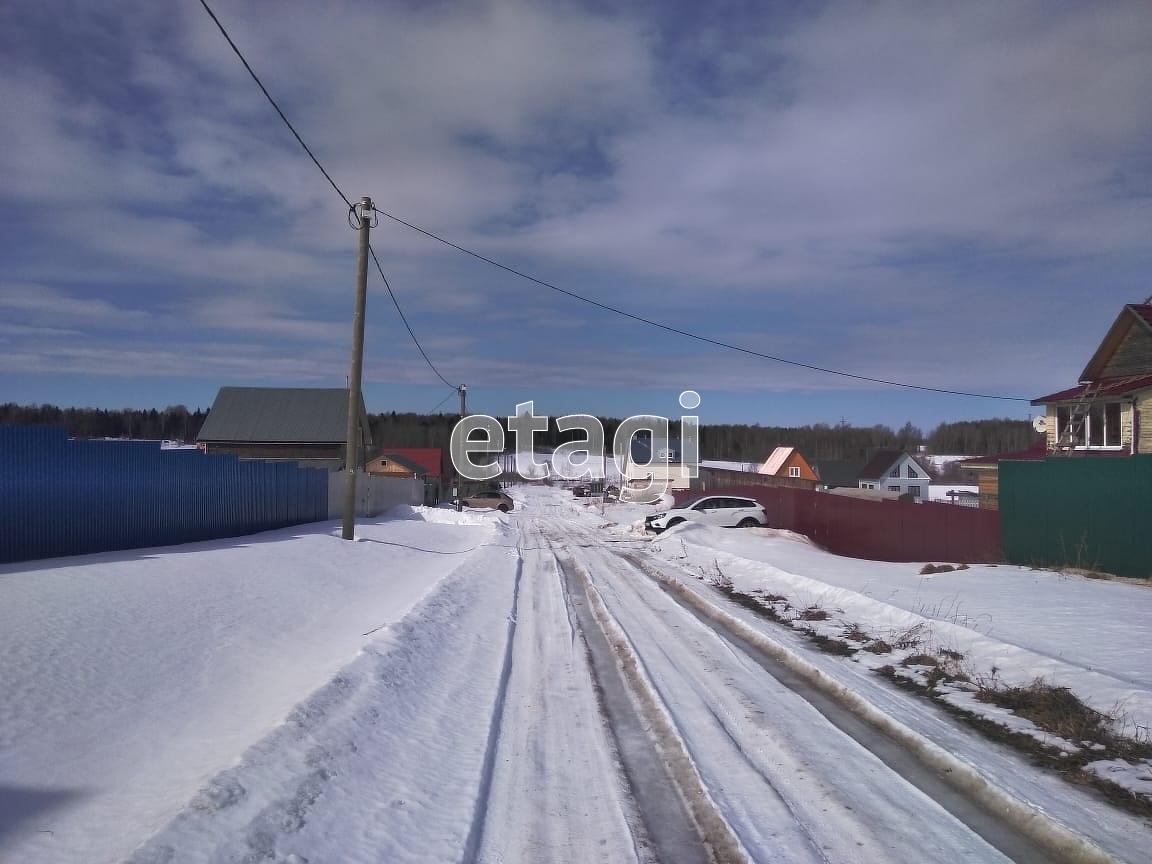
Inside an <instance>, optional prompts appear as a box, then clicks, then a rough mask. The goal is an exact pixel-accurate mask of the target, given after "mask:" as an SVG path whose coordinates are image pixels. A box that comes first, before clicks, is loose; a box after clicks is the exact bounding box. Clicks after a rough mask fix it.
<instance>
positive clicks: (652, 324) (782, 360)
mask: <svg viewBox="0 0 1152 864" xmlns="http://www.w3.org/2000/svg"><path fill="white" fill-rule="evenodd" d="M374 209H375V210H376V212H377V213H379V214H380V215H381V216H384V217H385V218H387V219H391V220H392V221H393V222H397V223H399V224H401V225H404V226H405V227H407V228H411V229H412V230H413V231H417V232H419V233H421V234H423V235H424V236H425V237H430V238H431V239H433V240H436V241H437V242H439V243H443V244H444V245H445V246H450V247H451V248H453V249H455V250H457V251H458V252H463V253H464V254H465V255H471V256H472V257H473V258H476V259H478V260H480V261H483V262H484V263H486V264H491V265H492V266H493V267H499V268H500V269H501V270H504V271H505V272H507V273H511V274H512V275H513V276H518V277H520V278H521V279H527V280H528V281H529V282H533V283H535V284H537V285H540V286H542V287H544V288H549V289H551V290H552V291H556V292H558V293H560V294H563V295H565V296H567V297H571V298H572V299H573V300H579V301H580V302H581V303H587V304H588V305H590V306H595V307H596V308H598V309H603V310H604V311H605V312H611V313H613V314H615V315H622V316H624V317H625V318H630V319H632V320H633V321H638V322H640V323H641V324H646V325H648V326H649V327H655V328H657V329H659V330H664V331H665V332H668V333H675V334H677V335H678V336H685V337H687V338H689V339H695V340H696V341H698V342H704V343H705V344H708V345H715V346H716V347H718V348H725V349H727V350H729V351H736V352H739V353H740V354H747V355H749V356H751V357H759V358H760V359H762V360H771V361H773V362H775V363H784V364H786V365H788V366H798V367H799V368H801V369H809V370H811V371H813V372H822V373H824V374H826V375H840V376H843V377H845V378H853V379H855V380H857V381H869V382H871V383H873V384H884V385H887V386H889V387H904V388H907V389H909V390H922V391H924V392H927V393H944V394H947V395H949V396H970V397H972V398H975V399H1004V400H1008V401H1011V402H1029V401H1031V400H1029V399H1028V398H1026V397H1023V396H998V395H995V394H992V393H969V392H967V391H964V390H948V389H946V388H944V387H928V386H926V385H923V384H909V383H907V382H904V381H889V380H887V379H885V378H873V377H872V376H870V375H859V374H857V373H855V372H845V371H843V370H841V369H829V368H827V367H824V366H815V365H813V364H811V363H801V362H800V361H799V360H788V359H786V358H784V357H776V356H774V355H772V354H765V353H763V352H761V351H756V350H753V349H752V348H744V347H743V346H740V345H733V344H732V343H731V342H724V341H722V340H720V339H713V338H712V337H710V336H701V335H700V334H699V333H693V332H692V331H690V330H681V329H680V328H679V327H673V326H672V325H671V324H664V323H662V322H660V321H654V320H653V319H651V318H645V317H644V316H643V315H636V314H634V313H632V312H627V311H625V310H623V309H620V308H618V307H616V306H610V305H608V304H607V303H601V302H600V301H599V300H593V299H592V298H591V297H585V296H583V295H582V294H577V293H576V292H575V291H569V290H567V289H566V288H561V287H560V286H558V285H554V284H552V283H551V282H546V281H544V280H543V279H537V278H536V277H535V276H530V275H529V274H527V273H524V272H523V271H521V270H517V269H516V268H514V267H509V266H507V265H506V264H501V263H500V262H499V261H495V260H493V259H492V258H488V257H487V256H485V255H481V254H480V253H479V252H473V251H472V250H471V249H468V248H466V247H464V246H460V245H458V244H456V243H453V242H452V241H451V240H446V239H445V238H443V237H441V236H440V235H439V234H436V233H434V232H432V231H429V230H428V229H426V228H421V227H420V226H419V225H413V224H412V223H411V222H406V221H405V220H403V219H401V218H400V217H399V216H393V215H392V214H391V213H388V212H387V211H384V210H381V209H380V208H379V207H376V208H374Z"/></svg>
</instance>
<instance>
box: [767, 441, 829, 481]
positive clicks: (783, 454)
mask: <svg viewBox="0 0 1152 864" xmlns="http://www.w3.org/2000/svg"><path fill="white" fill-rule="evenodd" d="M759 473H761V474H763V475H765V476H767V477H788V478H791V479H793V480H810V481H812V482H813V483H815V482H817V481H818V480H819V479H820V478H819V477H817V476H816V472H815V471H813V470H812V466H811V465H810V464H809V463H808V460H807V459H805V458H804V456H803V454H802V453H801V452H800V451H799V450H797V449H796V448H795V447H777V448H776V449H775V450H773V451H772V453H771V455H769V457H768V458H767V459H766V460H765V462H764V464H763V465H761V466H760V472H759Z"/></svg>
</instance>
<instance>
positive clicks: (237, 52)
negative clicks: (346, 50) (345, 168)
mask: <svg viewBox="0 0 1152 864" xmlns="http://www.w3.org/2000/svg"><path fill="white" fill-rule="evenodd" d="M200 5H201V6H203V7H204V11H205V12H207V13H208V17H209V18H211V19H212V21H213V22H214V23H215V24H216V27H217V28H219V30H220V34H221V35H222V36H223V37H224V38H225V39H226V40H227V42H228V45H229V46H231V48H232V51H233V53H234V54H235V55H236V56H237V57H239V58H240V62H241V63H243V64H244V68H245V69H247V70H248V74H249V75H251V76H252V80H253V81H255V82H256V86H257V87H259V88H260V92H261V93H263V94H264V98H266V99H267V100H268V102H269V103H270V104H271V105H272V107H273V108H275V109H276V113H277V114H279V115H280V119H281V120H283V121H284V125H285V126H287V127H288V131H289V132H291V133H292V135H293V136H294V137H295V138H296V140H297V142H299V144H300V146H301V147H303V148H304V152H305V153H307V154H308V156H309V158H311V160H312V161H313V162H314V163H315V165H316V167H317V168H319V169H320V173H321V174H323V175H324V179H325V180H327V181H328V183H329V184H331V186H332V188H333V189H335V190H336V194H337V195H339V196H340V197H341V198H343V199H344V203H345V204H347V205H348V208H349V209H351V208H352V202H351V201H350V200H349V199H348V196H347V195H345V194H344V193H343V192H342V191H340V187H339V186H337V185H336V181H335V180H333V179H332V177H331V175H330V174H329V173H328V172H327V171H325V170H324V166H323V165H321V164H320V160H319V159H317V158H316V154H315V153H313V152H312V151H311V150H310V149H309V148H308V145H307V144H305V143H304V139H303V138H301V137H300V133H299V132H297V131H296V127H295V126H293V125H292V124H291V122H289V120H288V118H287V117H286V116H284V112H283V111H281V110H280V106H279V105H277V104H276V100H275V99H273V98H272V94H271V93H269V92H268V89H267V88H266V87H265V86H264V83H263V82H262V81H261V80H260V78H259V76H257V74H256V73H255V72H254V71H253V69H252V67H251V66H249V65H248V61H247V60H245V59H244V55H243V54H241V53H240V49H239V48H237V47H236V43H235V42H233V41H232V37H231V36H229V35H228V31H227V30H225V29H224V25H223V24H221V23H220V19H219V18H217V17H216V13H215V12H213V11H212V10H211V9H210V8H209V6H208V3H207V2H206V0H200Z"/></svg>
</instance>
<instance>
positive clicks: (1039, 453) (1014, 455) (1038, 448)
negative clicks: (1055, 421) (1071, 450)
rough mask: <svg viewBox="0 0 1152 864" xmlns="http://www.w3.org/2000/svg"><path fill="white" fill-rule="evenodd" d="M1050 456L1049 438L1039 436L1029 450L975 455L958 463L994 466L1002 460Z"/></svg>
mask: <svg viewBox="0 0 1152 864" xmlns="http://www.w3.org/2000/svg"><path fill="white" fill-rule="evenodd" d="M1047 456H1048V439H1047V438H1037V439H1036V441H1035V442H1033V444H1032V446H1031V447H1029V448H1028V449H1027V450H1013V451H1012V452H1011V453H998V454H997V455H995V456H974V457H972V458H971V459H965V460H963V461H962V462H958V463H957V464H958V465H959V466H960V467H961V468H993V467H995V466H996V465H999V464H1000V463H1001V462H1033V461H1038V460H1040V459H1044V458H1046V457H1047Z"/></svg>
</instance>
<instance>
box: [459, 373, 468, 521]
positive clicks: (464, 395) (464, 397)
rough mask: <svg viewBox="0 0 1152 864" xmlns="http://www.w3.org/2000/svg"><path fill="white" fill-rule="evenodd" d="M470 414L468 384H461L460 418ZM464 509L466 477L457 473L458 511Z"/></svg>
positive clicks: (460, 511)
mask: <svg viewBox="0 0 1152 864" xmlns="http://www.w3.org/2000/svg"><path fill="white" fill-rule="evenodd" d="M467 416H468V385H467V384H461V385H460V419H461V420H463V419H464V418H465V417H467ZM463 511H464V479H463V478H462V477H461V476H460V475H459V474H457V475H456V512H457V513H462V512H463Z"/></svg>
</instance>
